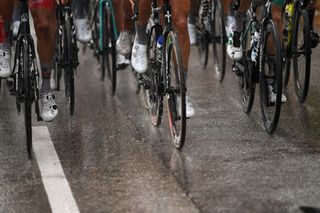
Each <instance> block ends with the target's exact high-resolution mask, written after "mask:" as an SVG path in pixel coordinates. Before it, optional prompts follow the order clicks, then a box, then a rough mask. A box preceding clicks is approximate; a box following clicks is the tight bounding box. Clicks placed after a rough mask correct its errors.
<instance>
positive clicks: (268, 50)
mask: <svg viewBox="0 0 320 213" xmlns="http://www.w3.org/2000/svg"><path fill="white" fill-rule="evenodd" d="M261 39H262V40H261V43H262V47H261V49H260V54H261V55H260V60H262V61H260V63H259V65H260V66H259V71H260V100H261V112H262V121H263V125H264V127H265V129H266V131H267V132H268V133H273V132H274V131H275V129H276V128H277V125H278V122H279V117H280V110H281V97H282V53H281V46H280V41H279V36H278V32H277V30H276V26H275V24H274V22H273V21H272V20H268V21H267V22H266V25H265V26H264V28H263V35H262V38H261ZM268 44H269V46H268ZM271 44H272V45H271Z"/></svg>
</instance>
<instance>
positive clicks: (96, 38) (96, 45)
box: [91, 2, 106, 81]
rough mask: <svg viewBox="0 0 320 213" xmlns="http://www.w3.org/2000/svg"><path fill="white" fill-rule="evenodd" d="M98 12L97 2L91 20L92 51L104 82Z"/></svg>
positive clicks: (104, 73)
mask: <svg viewBox="0 0 320 213" xmlns="http://www.w3.org/2000/svg"><path fill="white" fill-rule="evenodd" d="M101 21H102V20H100V11H99V2H97V3H96V4H95V6H94V13H93V19H92V24H91V26H92V48H93V50H94V53H93V55H94V57H95V58H96V59H97V60H98V61H99V64H100V69H99V71H100V72H101V73H100V74H101V81H104V79H105V75H106V72H105V68H104V67H103V66H102V57H101V54H102V48H100V43H101V46H103V45H102V44H103V42H102V40H101V41H100V29H101V28H100V22H101Z"/></svg>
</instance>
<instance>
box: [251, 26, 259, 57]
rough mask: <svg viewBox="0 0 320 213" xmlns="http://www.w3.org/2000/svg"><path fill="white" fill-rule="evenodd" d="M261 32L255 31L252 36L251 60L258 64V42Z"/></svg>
mask: <svg viewBox="0 0 320 213" xmlns="http://www.w3.org/2000/svg"><path fill="white" fill-rule="evenodd" d="M259 36H260V35H259V32H257V31H255V32H254V34H253V36H252V52H251V60H252V61H253V62H257V58H258V49H259V47H258V45H259V44H258V42H259Z"/></svg>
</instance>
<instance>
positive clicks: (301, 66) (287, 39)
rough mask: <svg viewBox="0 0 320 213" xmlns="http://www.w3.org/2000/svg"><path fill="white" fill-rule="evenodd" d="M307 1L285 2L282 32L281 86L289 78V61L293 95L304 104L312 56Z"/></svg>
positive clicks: (310, 10) (309, 12) (286, 83)
mask: <svg viewBox="0 0 320 213" xmlns="http://www.w3.org/2000/svg"><path fill="white" fill-rule="evenodd" d="M312 2H313V1H312V0H311V1H309V0H287V1H286V2H285V6H284V10H283V11H284V13H283V15H282V16H283V20H284V25H285V29H284V31H283V37H284V40H283V48H284V71H283V85H284V88H286V87H287V85H288V83H289V78H290V70H291V61H292V68H293V74H294V75H293V77H294V87H295V93H296V95H297V98H298V102H299V103H304V102H305V100H306V98H307V96H308V91H309V84H310V66H311V54H312V50H311V48H312V45H313V44H312V39H311V29H312V24H313V23H312V21H311V16H312V15H313V12H314V9H311V8H310V7H309V6H308V5H309V4H311V3H312Z"/></svg>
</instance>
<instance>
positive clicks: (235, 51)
mask: <svg viewBox="0 0 320 213" xmlns="http://www.w3.org/2000/svg"><path fill="white" fill-rule="evenodd" d="M250 4H251V0H242V1H241V2H240V6H239V9H238V10H237V11H234V21H233V22H232V24H231V26H230V33H229V38H228V44H227V53H228V56H229V57H230V58H231V59H232V60H236V61H237V60H240V59H241V58H242V55H243V52H242V45H241V42H240V36H241V32H242V30H243V27H244V26H243V24H244V20H245V18H246V12H247V10H248V8H249V7H250Z"/></svg>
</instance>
